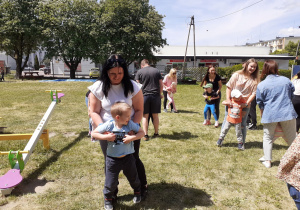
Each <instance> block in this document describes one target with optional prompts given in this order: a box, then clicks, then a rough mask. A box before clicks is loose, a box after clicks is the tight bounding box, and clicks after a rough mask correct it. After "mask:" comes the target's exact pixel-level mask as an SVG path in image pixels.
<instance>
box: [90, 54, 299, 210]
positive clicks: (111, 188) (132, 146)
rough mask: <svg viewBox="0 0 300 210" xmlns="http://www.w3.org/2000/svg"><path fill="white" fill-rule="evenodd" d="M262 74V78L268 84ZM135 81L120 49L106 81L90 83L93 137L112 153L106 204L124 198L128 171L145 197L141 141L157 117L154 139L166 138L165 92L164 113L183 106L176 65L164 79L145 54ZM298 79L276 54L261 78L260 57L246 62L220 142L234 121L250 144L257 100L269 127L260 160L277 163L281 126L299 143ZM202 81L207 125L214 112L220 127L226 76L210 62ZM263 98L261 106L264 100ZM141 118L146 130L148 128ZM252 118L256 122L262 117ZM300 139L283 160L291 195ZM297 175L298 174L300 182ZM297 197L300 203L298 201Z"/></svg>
mask: <svg viewBox="0 0 300 210" xmlns="http://www.w3.org/2000/svg"><path fill="white" fill-rule="evenodd" d="M299 76H300V74H299ZM261 79H262V80H263V81H262V82H260V80H261ZM135 80H136V81H134V80H131V79H130V77H129V73H128V69H127V65H126V62H125V61H124V59H123V58H122V56H120V55H116V54H114V55H111V56H110V57H109V58H108V60H107V61H106V62H105V64H104V66H103V70H102V74H101V76H100V78H99V80H98V81H96V82H95V83H94V84H93V85H91V86H90V87H89V94H87V95H86V97H87V99H88V100H87V105H88V107H89V116H90V121H89V122H90V123H91V126H92V128H90V130H91V131H92V133H91V135H92V138H94V139H96V140H99V141H100V146H101V149H102V152H103V155H104V159H105V186H104V189H103V193H104V207H105V209H113V202H114V201H115V200H116V199H117V193H118V178H117V177H118V174H119V173H120V171H121V170H123V172H124V174H125V176H126V177H127V179H128V181H129V183H130V185H131V187H132V188H133V190H134V198H133V202H134V203H138V202H140V201H141V200H142V199H143V198H145V196H146V194H147V190H148V185H147V178H146V172H145V167H144V164H143V162H142V161H141V159H140V157H139V148H140V139H141V137H143V139H144V140H146V141H147V140H149V138H150V137H149V134H148V127H149V117H150V116H151V117H152V122H153V126H154V134H153V137H154V138H155V137H157V136H159V117H158V114H159V113H160V112H161V99H162V98H164V101H163V111H164V112H167V111H168V108H169V107H170V108H171V112H175V113H176V112H177V109H176V106H175V101H174V94H175V93H176V91H177V70H176V69H171V70H170V72H169V73H168V74H167V75H166V76H165V77H164V78H162V76H161V74H160V72H159V71H158V70H157V69H156V68H153V67H151V66H150V65H149V61H148V60H146V59H144V60H142V62H141V69H140V70H139V71H138V73H137V75H136V77H135ZM293 83H294V85H295V87H296V91H295V87H294V85H293ZM293 83H292V82H291V81H290V80H289V79H288V78H285V77H283V76H279V75H278V65H277V63H276V62H275V61H273V60H267V61H266V62H265V63H264V66H263V69H262V73H261V76H259V68H258V64H257V62H256V60H255V59H249V60H248V61H247V62H245V64H244V67H243V69H242V70H240V71H237V72H235V73H234V74H233V75H232V76H231V78H230V79H229V81H228V82H227V84H226V99H225V100H224V101H223V102H222V104H223V105H225V117H224V120H223V123H222V128H221V132H220V136H219V139H218V141H217V145H218V146H222V145H223V141H224V138H225V136H226V134H227V132H228V130H229V128H230V127H231V126H234V127H235V129H236V135H237V139H238V149H240V150H244V148H245V142H246V134H247V127H248V128H249V129H250V126H249V124H248V126H247V118H248V115H249V111H250V109H251V103H252V101H254V100H256V102H257V104H258V106H259V108H260V110H261V122H262V124H263V132H264V134H263V151H264V156H263V157H262V158H260V161H261V162H262V163H263V165H264V166H265V167H267V168H270V167H271V161H272V145H273V142H274V137H275V134H276V128H277V127H278V126H280V128H281V129H282V132H283V134H284V136H285V138H286V139H287V143H288V145H291V144H292V143H293V141H294V139H295V138H296V131H298V129H299V126H300V120H299V122H298V119H297V127H296V118H297V113H298V116H299V113H300V110H299V108H298V107H299V105H298V104H299V103H300V87H299V86H300V85H298V83H299V84H300V77H299V79H296V80H295V81H293ZM201 86H203V88H204V93H203V97H204V98H205V101H206V106H205V108H204V118H205V119H204V122H203V124H204V125H210V124H211V122H210V121H211V115H213V116H214V119H215V123H214V126H215V127H216V128H217V127H219V117H220V100H221V89H222V82H221V78H220V76H219V75H218V74H217V73H216V70H215V68H214V67H213V66H209V68H208V70H207V73H206V75H205V76H204V78H203V81H202V82H201ZM294 91H295V92H294ZM294 94H295V95H296V97H294ZM256 102H255V103H253V104H255V105H256ZM254 107H255V106H254ZM294 107H295V108H294ZM295 110H296V111H295ZM255 114H256V113H255ZM141 121H142V125H143V128H141V127H140V122H141ZM251 123H252V125H255V126H256V122H255V121H254V119H252V122H251ZM252 127H253V126H252ZM299 142H300V138H299V139H297V138H296V140H295V141H294V143H293V145H294V146H293V147H290V148H289V149H288V151H287V154H286V155H285V158H284V162H281V164H280V166H279V169H280V172H279V173H278V177H279V178H281V179H283V180H285V181H286V182H287V183H288V187H289V190H290V193H292V190H294V191H295V190H296V191H297V192H298V193H299V190H300V182H299V183H298V180H300V179H299V178H300V174H298V172H296V171H295V170H297V168H299V167H300V166H299V165H300V164H298V163H295V162H293V161H292V160H293V159H292V155H294V156H297V158H298V159H300V153H299V152H298V151H297V149H298V150H299V147H300V146H299V145H300V143H299ZM291 148H292V149H291ZM288 153H292V154H290V155H289V154H288ZM298 156H299V157H298ZM282 165H288V166H289V167H285V166H282ZM127 169H129V170H127ZM295 174H296V175H297V176H298V180H296V181H295V177H296V175H295ZM294 191H293V193H294ZM291 195H292V194H291ZM299 195H300V194H299ZM294 197H295V196H294ZM294 197H293V198H294ZM295 202H296V203H297V202H298V201H296V200H295ZM299 202H300V200H299ZM297 205H298V204H297ZM299 205H300V204H299Z"/></svg>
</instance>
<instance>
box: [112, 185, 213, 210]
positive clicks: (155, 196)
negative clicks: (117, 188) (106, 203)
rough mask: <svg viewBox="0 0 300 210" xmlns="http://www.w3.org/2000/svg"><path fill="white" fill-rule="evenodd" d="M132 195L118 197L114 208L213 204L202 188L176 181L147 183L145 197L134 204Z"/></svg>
mask: <svg viewBox="0 0 300 210" xmlns="http://www.w3.org/2000/svg"><path fill="white" fill-rule="evenodd" d="M132 198H133V195H124V196H120V197H118V203H117V204H116V206H115V207H116V208H115V209H193V208H199V207H208V206H212V205H214V203H213V201H212V200H211V196H210V195H209V194H207V193H206V192H205V191H204V190H201V189H195V188H191V187H185V186H182V185H180V184H177V183H165V182H161V183H154V184H150V185H149V191H148V195H147V198H146V199H145V200H144V201H142V202H141V203H139V204H135V205H134V206H127V205H126V204H124V203H123V202H122V201H125V202H130V201H131V200H132Z"/></svg>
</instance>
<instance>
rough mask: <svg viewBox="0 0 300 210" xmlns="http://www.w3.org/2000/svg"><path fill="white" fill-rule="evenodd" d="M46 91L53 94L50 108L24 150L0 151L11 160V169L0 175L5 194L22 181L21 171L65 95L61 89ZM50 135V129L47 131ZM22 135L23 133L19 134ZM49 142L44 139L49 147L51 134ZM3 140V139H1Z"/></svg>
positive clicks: (0, 184) (0, 185) (0, 187)
mask: <svg viewBox="0 0 300 210" xmlns="http://www.w3.org/2000/svg"><path fill="white" fill-rule="evenodd" d="M46 92H50V95H51V100H52V102H51V104H50V106H49V107H48V110H47V111H46V113H45V114H44V116H43V118H42V120H41V121H40V123H39V124H38V126H37V128H36V129H35V131H34V133H33V134H32V135H31V137H30V139H29V141H28V143H27V145H26V146H25V148H24V150H23V151H8V152H0V154H1V155H3V154H8V158H9V162H10V165H11V168H12V169H11V170H9V171H8V172H7V173H6V174H5V175H3V176H1V177H0V190H1V193H2V194H3V195H9V194H10V193H11V191H12V190H13V189H14V187H15V186H17V185H18V184H19V183H20V182H21V181H22V179H23V178H22V176H21V174H20V173H21V172H22V170H23V169H24V167H25V165H26V163H27V161H28V160H29V157H30V155H31V154H32V152H33V150H34V148H35V146H36V144H37V142H38V140H39V139H40V138H41V136H42V134H43V132H44V129H45V127H46V125H47V123H48V120H49V119H50V116H51V114H52V113H53V111H54V108H55V106H56V105H57V104H58V103H59V102H60V98H61V97H63V96H64V94H63V93H58V92H61V91H60V90H49V91H46ZM46 133H47V135H48V131H46ZM17 135H22V134H17ZM15 138H18V137H15ZM47 139H48V144H47V142H46V147H45V141H44V147H45V148H49V136H48V138H47ZM1 140H2V139H1Z"/></svg>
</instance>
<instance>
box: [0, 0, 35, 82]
mask: <svg viewBox="0 0 300 210" xmlns="http://www.w3.org/2000/svg"><path fill="white" fill-rule="evenodd" d="M37 2H38V0H27V1H23V0H1V1H0V8H1V9H0V26H1V27H0V50H2V51H5V52H6V54H7V55H10V56H11V57H12V58H14V59H15V61H16V66H17V68H16V78H20V76H21V75H22V71H23V69H24V67H25V66H26V65H27V61H28V59H29V55H30V53H32V52H35V51H36V50H37V49H38V46H39V43H40V41H41V23H40V21H39V19H38V17H37V15H36V13H35V8H36V5H37Z"/></svg>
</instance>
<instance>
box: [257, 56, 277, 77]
mask: <svg viewBox="0 0 300 210" xmlns="http://www.w3.org/2000/svg"><path fill="white" fill-rule="evenodd" d="M269 74H278V64H277V63H276V62H275V61H274V60H266V61H265V63H264V67H263V70H262V72H261V79H263V78H265V77H266V76H268V75H269Z"/></svg>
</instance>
